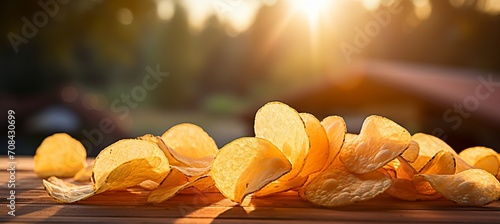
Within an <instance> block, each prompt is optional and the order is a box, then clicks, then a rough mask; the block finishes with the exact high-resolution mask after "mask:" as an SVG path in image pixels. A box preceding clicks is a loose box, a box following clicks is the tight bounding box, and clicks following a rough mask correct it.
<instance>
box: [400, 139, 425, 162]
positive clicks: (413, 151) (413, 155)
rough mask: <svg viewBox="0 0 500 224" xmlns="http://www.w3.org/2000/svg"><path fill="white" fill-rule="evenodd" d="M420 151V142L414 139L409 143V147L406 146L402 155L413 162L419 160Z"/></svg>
mask: <svg viewBox="0 0 500 224" xmlns="http://www.w3.org/2000/svg"><path fill="white" fill-rule="evenodd" d="M419 152H420V146H419V145H418V142H416V141H413V140H412V141H411V142H410V145H408V148H406V150H405V151H404V152H403V154H401V157H403V158H404V159H405V160H406V161H408V162H410V163H413V162H415V160H417V158H418V154H419Z"/></svg>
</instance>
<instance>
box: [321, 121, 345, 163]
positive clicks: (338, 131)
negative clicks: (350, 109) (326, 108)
mask: <svg viewBox="0 0 500 224" xmlns="http://www.w3.org/2000/svg"><path fill="white" fill-rule="evenodd" d="M321 125H323V128H324V129H325V131H326V135H327V138H328V144H329V153H328V159H327V160H326V163H325V166H324V167H323V170H325V169H326V168H327V167H328V166H329V165H330V164H332V162H333V161H334V160H335V158H336V157H337V155H338V154H339V152H340V148H341V147H342V145H343V144H344V139H345V135H346V133H347V126H346V124H345V121H344V118H342V117H340V116H328V117H325V118H324V119H323V120H322V121H321Z"/></svg>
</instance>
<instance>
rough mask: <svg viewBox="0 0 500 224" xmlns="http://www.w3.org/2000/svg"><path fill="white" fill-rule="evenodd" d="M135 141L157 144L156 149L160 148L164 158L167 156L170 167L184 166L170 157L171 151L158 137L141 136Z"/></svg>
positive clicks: (150, 135)
mask: <svg viewBox="0 0 500 224" xmlns="http://www.w3.org/2000/svg"><path fill="white" fill-rule="evenodd" d="M137 139H140V140H146V141H150V142H153V143H155V144H157V145H158V147H160V149H161V150H162V151H163V153H165V156H167V159H168V163H169V164H170V165H173V166H184V165H186V164H183V163H181V162H179V161H178V160H177V159H176V158H175V157H174V156H173V155H172V151H173V149H172V148H170V147H168V146H167V145H166V144H165V142H163V139H162V138H161V137H160V136H154V135H152V134H145V135H143V136H140V137H137Z"/></svg>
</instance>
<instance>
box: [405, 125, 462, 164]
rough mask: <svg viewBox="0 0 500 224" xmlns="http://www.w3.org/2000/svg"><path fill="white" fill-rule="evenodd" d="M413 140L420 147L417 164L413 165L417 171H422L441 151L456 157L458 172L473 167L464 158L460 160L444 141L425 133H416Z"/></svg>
mask: <svg viewBox="0 0 500 224" xmlns="http://www.w3.org/2000/svg"><path fill="white" fill-rule="evenodd" d="M411 139H412V140H413V141H416V142H418V145H419V146H420V153H419V155H418V157H417V159H416V160H415V162H413V163H411V165H412V166H413V167H414V168H415V169H416V170H420V169H422V167H423V166H424V165H425V164H427V162H428V161H429V160H430V159H431V158H432V157H433V156H434V155H435V154H436V153H437V152H439V151H441V150H446V151H448V152H450V153H452V154H453V156H454V157H455V161H456V172H460V171H463V170H467V169H470V168H472V166H471V165H469V164H468V163H467V162H465V161H464V160H463V159H462V158H460V157H459V156H458V154H457V152H455V150H453V148H451V147H450V146H449V145H448V144H446V142H444V141H443V140H441V139H439V138H437V137H435V136H432V135H428V134H424V133H416V134H414V135H413V136H412V137H411Z"/></svg>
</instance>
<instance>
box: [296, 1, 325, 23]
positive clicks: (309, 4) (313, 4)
mask: <svg viewBox="0 0 500 224" xmlns="http://www.w3.org/2000/svg"><path fill="white" fill-rule="evenodd" d="M330 2H331V1H329V0H293V7H294V8H295V9H296V10H297V11H301V12H303V13H304V14H305V15H306V16H307V18H308V19H309V23H311V24H314V23H316V21H317V20H318V17H319V16H320V15H321V13H322V11H323V10H325V8H326V7H327V6H328V4H329V3H330Z"/></svg>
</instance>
